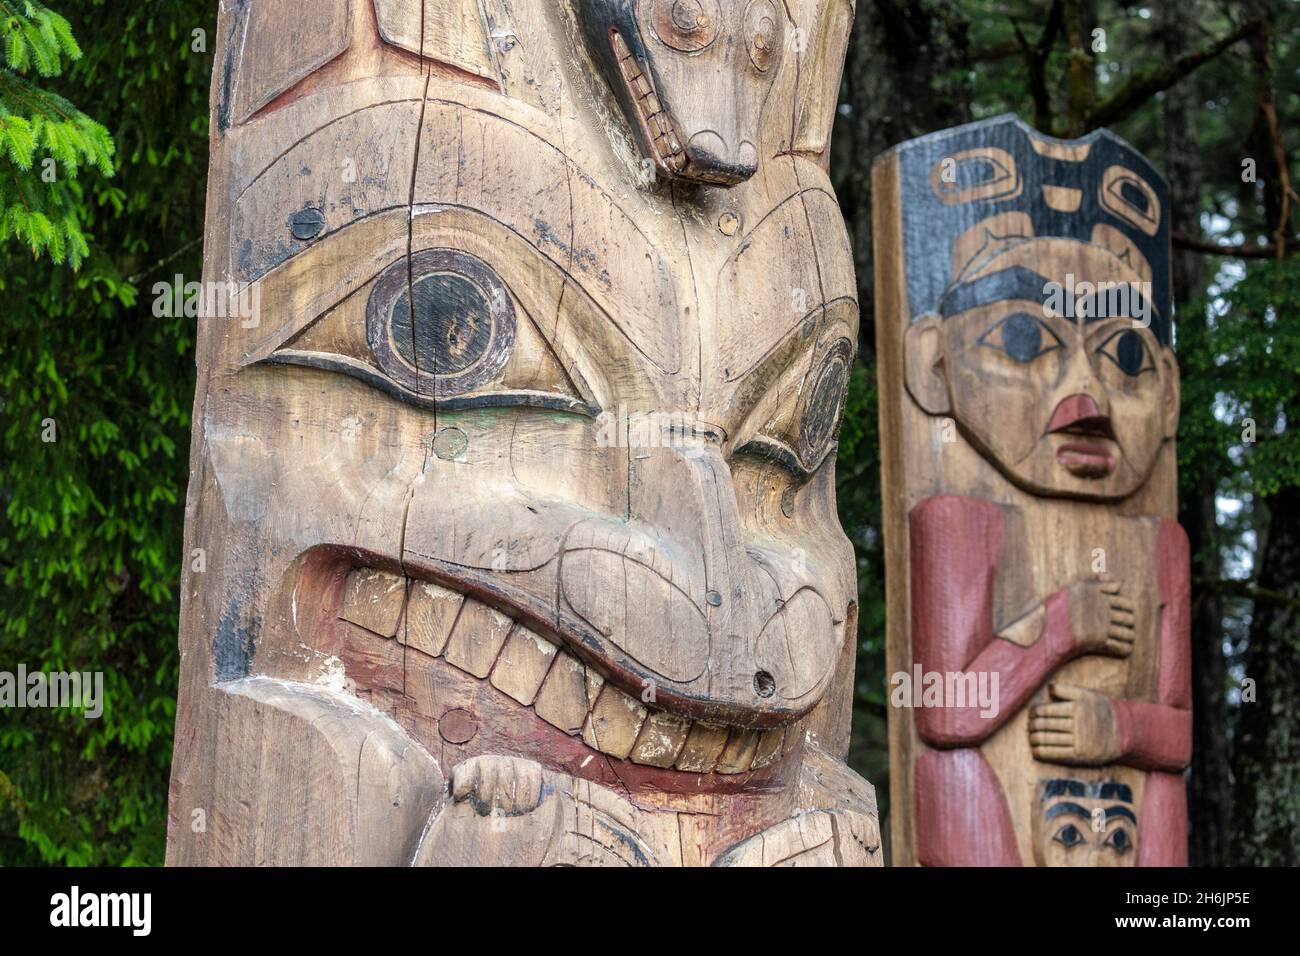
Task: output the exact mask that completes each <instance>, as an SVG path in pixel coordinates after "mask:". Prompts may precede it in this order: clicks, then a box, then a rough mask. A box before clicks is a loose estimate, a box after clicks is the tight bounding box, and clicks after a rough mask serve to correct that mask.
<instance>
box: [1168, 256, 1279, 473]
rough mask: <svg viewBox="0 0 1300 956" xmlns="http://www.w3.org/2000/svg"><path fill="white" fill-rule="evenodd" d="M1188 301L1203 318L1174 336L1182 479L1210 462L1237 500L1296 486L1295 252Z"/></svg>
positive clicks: (1211, 469)
mask: <svg viewBox="0 0 1300 956" xmlns="http://www.w3.org/2000/svg"><path fill="white" fill-rule="evenodd" d="M1192 308H1194V309H1200V310H1207V311H1208V313H1209V316H1210V320H1209V322H1208V323H1207V324H1206V325H1205V326H1203V327H1200V328H1198V327H1196V326H1194V325H1190V324H1189V325H1188V326H1187V327H1186V329H1187V331H1186V332H1185V333H1183V332H1181V331H1180V335H1179V339H1178V351H1179V360H1180V362H1181V364H1182V366H1183V376H1184V384H1183V403H1182V404H1183V425H1182V428H1181V430H1180V440H1181V446H1180V449H1179V458H1180V462H1179V464H1180V468H1181V473H1182V475H1183V478H1184V481H1187V480H1190V479H1191V478H1193V477H1194V476H1196V475H1199V474H1201V473H1203V471H1204V470H1206V469H1208V470H1210V471H1212V472H1213V473H1214V474H1216V475H1217V476H1218V480H1219V484H1220V488H1221V492H1220V493H1221V494H1226V495H1231V496H1233V497H1239V498H1246V497H1250V498H1255V497H1269V496H1271V495H1274V494H1276V493H1277V492H1278V491H1279V490H1280V489H1282V488H1283V487H1300V430H1297V429H1296V428H1294V427H1292V426H1293V422H1292V420H1291V419H1292V418H1293V417H1294V416H1295V414H1296V410H1297V409H1300V374H1297V370H1300V327H1297V325H1296V323H1295V322H1294V321H1286V318H1289V317H1291V316H1294V315H1297V314H1300V258H1297V257H1295V256H1291V257H1289V258H1286V259H1282V260H1280V261H1279V260H1267V261H1264V262H1260V263H1257V264H1255V265H1252V266H1251V267H1250V268H1249V269H1247V270H1246V271H1245V274H1244V276H1243V277H1242V278H1241V279H1240V280H1238V281H1236V282H1234V283H1233V284H1232V285H1231V286H1230V287H1229V288H1228V289H1227V290H1226V291H1225V292H1223V293H1222V294H1221V295H1212V296H1211V297H1209V298H1207V299H1206V300H1204V301H1202V302H1199V303H1196V304H1194V305H1193V306H1192ZM1185 490H1186V489H1185Z"/></svg>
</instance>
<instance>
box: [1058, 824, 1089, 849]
mask: <svg viewBox="0 0 1300 956" xmlns="http://www.w3.org/2000/svg"><path fill="white" fill-rule="evenodd" d="M1052 839H1053V840H1055V841H1056V842H1057V843H1059V844H1061V845H1062V846H1078V845H1079V844H1080V843H1082V842H1083V834H1082V833H1080V832H1079V828H1078V827H1076V826H1075V825H1074V824H1073V823H1067V824H1066V825H1065V826H1063V827H1061V829H1059V830H1057V831H1056V836H1054V837H1052Z"/></svg>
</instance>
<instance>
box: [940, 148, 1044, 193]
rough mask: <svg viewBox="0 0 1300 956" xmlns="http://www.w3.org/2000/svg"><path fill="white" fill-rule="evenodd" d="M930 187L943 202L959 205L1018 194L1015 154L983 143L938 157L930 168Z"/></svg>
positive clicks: (1019, 189)
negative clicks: (975, 147) (977, 146)
mask: <svg viewBox="0 0 1300 956" xmlns="http://www.w3.org/2000/svg"><path fill="white" fill-rule="evenodd" d="M930 188H931V189H932V190H933V191H934V195H935V196H936V197H937V198H938V199H939V201H940V202H942V203H943V204H944V205H945V206H960V205H964V204H966V203H970V202H976V201H977V200H992V199H1005V198H1008V197H1012V196H1019V195H1020V193H1021V190H1022V189H1023V184H1022V182H1021V177H1020V171H1019V169H1018V167H1017V166H1016V159H1015V157H1014V156H1012V155H1011V154H1010V153H1008V152H1007V151H1006V150H1005V149H998V148H997V147H996V146H984V147H981V148H979V149H968V150H964V151H963V152H960V153H957V154H956V155H955V156H944V157H943V158H942V159H940V160H939V161H938V162H937V163H935V164H934V166H933V167H931V169H930Z"/></svg>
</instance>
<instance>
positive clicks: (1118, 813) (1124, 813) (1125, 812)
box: [1106, 807, 1138, 826]
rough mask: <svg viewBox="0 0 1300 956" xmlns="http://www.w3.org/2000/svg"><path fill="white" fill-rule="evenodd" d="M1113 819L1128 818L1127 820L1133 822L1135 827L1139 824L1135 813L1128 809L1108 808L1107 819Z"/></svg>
mask: <svg viewBox="0 0 1300 956" xmlns="http://www.w3.org/2000/svg"><path fill="white" fill-rule="evenodd" d="M1112 817H1126V818H1127V819H1129V820H1132V821H1133V825H1134V826H1137V822H1138V818H1137V815H1136V814H1134V813H1133V811H1132V810H1130V809H1129V808H1128V807H1107V808H1106V819H1107V820H1109V819H1111V818H1112Z"/></svg>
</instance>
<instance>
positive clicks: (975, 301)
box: [939, 266, 1050, 319]
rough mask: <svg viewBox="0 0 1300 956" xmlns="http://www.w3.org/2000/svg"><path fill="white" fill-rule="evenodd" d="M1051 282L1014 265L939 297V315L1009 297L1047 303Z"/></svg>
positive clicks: (963, 283)
mask: <svg viewBox="0 0 1300 956" xmlns="http://www.w3.org/2000/svg"><path fill="white" fill-rule="evenodd" d="M1049 282H1050V280H1048V279H1045V278H1043V277H1042V276H1040V275H1039V274H1038V273H1037V272H1034V271H1033V270H1032V269H1026V268H1025V267H1024V266H1012V267H1011V268H1009V269H1003V270H1001V271H1000V272H994V273H991V274H989V275H986V276H980V277H979V278H978V279H973V280H971V281H970V282H961V283H958V284H957V285H955V286H953V287H952V288H950V289H949V290H948V291H947V292H945V293H944V294H943V298H942V299H940V300H939V314H940V315H942V316H943V317H944V318H945V319H947V318H950V317H952V316H954V315H959V314H960V313H962V312H965V311H967V310H968V309H974V308H977V307H978V306H981V305H989V304H991V303H994V302H1005V301H1007V300H1008V299H1026V300H1028V301H1030V302H1043V301H1045V300H1046V299H1047V296H1048V292H1047V286H1048V284H1049Z"/></svg>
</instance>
